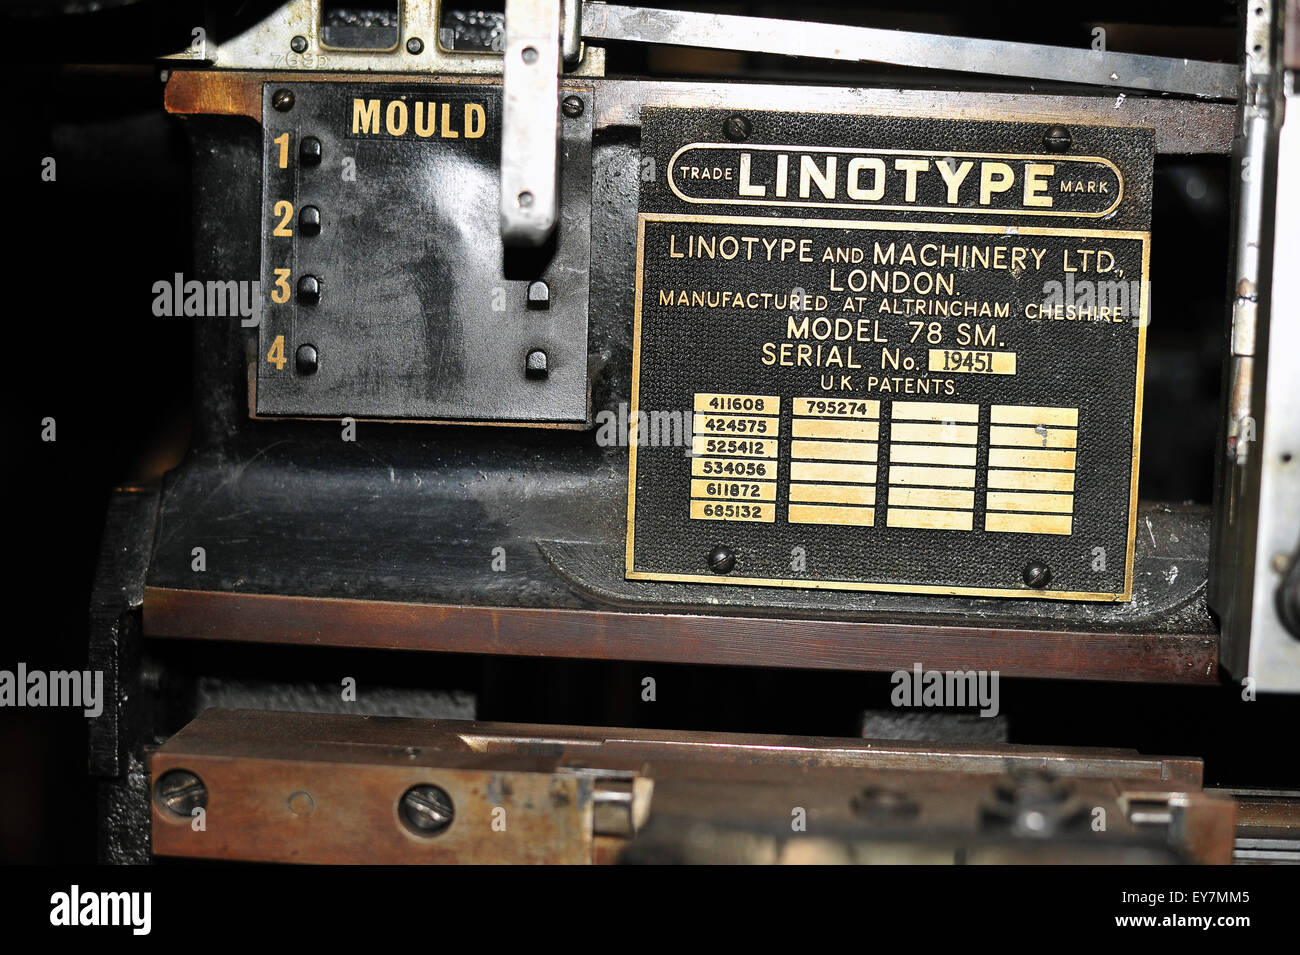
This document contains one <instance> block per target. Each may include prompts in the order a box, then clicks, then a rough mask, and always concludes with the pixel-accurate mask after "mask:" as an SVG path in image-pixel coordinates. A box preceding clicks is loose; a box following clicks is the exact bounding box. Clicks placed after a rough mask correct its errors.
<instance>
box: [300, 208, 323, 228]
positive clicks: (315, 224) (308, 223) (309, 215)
mask: <svg viewBox="0 0 1300 955" xmlns="http://www.w3.org/2000/svg"><path fill="white" fill-rule="evenodd" d="M298 230H299V231H300V232H302V234H303V235H320V210H319V209H317V208H316V207H315V206H303V208H302V210H301V211H300V212H299V213H298Z"/></svg>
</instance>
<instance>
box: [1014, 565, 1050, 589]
mask: <svg viewBox="0 0 1300 955" xmlns="http://www.w3.org/2000/svg"><path fill="white" fill-rule="evenodd" d="M1021 576H1022V577H1023V578H1024V581H1025V586H1026V587H1046V586H1047V582H1048V581H1049V580H1051V579H1052V568H1051V567H1049V566H1048V565H1047V564H1045V563H1043V562H1042V561H1041V560H1031V561H1030V562H1029V563H1027V564H1025V569H1024V571H1023V572H1022V573H1021Z"/></svg>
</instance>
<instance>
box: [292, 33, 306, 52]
mask: <svg viewBox="0 0 1300 955" xmlns="http://www.w3.org/2000/svg"><path fill="white" fill-rule="evenodd" d="M289 49H291V50H293V52H295V53H306V52H307V38H306V37H305V36H303V35H302V34H301V33H300V34H298V35H297V36H296V37H294V38H293V39H292V40H290V41H289Z"/></svg>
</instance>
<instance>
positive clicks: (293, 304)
mask: <svg viewBox="0 0 1300 955" xmlns="http://www.w3.org/2000/svg"><path fill="white" fill-rule="evenodd" d="M282 89H284V90H289V91H290V92H292V94H293V97H294V101H293V106H292V108H290V109H289V110H287V111H283V112H281V111H278V110H276V109H275V108H274V107H273V105H272V102H271V100H272V97H273V96H274V95H275V92H276V91H277V90H282ZM573 95H578V96H581V97H582V98H583V99H584V101H585V103H586V105H587V108H586V109H585V110H583V113H582V115H581V116H580V117H577V118H567V117H566V118H565V120H564V125H563V127H562V153H563V173H562V181H561V224H560V227H559V229H558V230H557V233H558V235H557V239H556V240H555V242H554V243H553V244H552V245H551V246H549V247H547V248H544V249H541V250H528V251H526V252H520V253H519V254H516V253H515V251H514V250H510V252H509V253H508V254H507V253H506V251H505V250H503V248H502V244H501V239H500V234H499V227H498V221H497V216H498V213H497V208H498V195H499V179H500V177H499V172H498V169H499V163H500V152H501V90H500V87H499V86H497V85H488V84H471V83H466V84H412V85H409V86H391V85H383V86H379V85H373V86H372V85H365V84H354V83H334V82H328V83H276V84H267V85H266V86H265V87H264V90H263V129H264V135H263V144H264V153H263V184H264V185H263V210H262V211H263V220H262V222H263V240H262V279H261V281H262V290H263V298H264V300H265V301H266V306H265V311H264V316H263V320H262V323H261V326H260V329H259V346H258V355H257V359H258V360H257V401H256V409H257V413H258V414H260V415H290V416H307V417H324V416H329V417H337V416H345V415H347V416H352V417H357V418H363V417H364V418H391V419H416V420H448V421H460V420H463V421H494V422H495V421H502V422H556V423H575V424H576V423H581V422H584V421H585V420H586V417H587V403H588V402H587V295H588V267H589V261H590V239H591V235H590V191H591V119H590V117H591V112H592V110H591V102H590V94H589V93H586V92H576V93H573ZM356 100H362V101H364V103H365V104H366V105H367V106H368V104H369V103H370V101H372V100H373V101H378V104H379V108H378V111H377V112H376V113H375V114H373V115H372V114H367V113H366V112H365V107H363V112H362V116H361V118H360V120H359V121H356V118H355V117H354V101H356ZM394 103H397V104H401V105H398V106H393V105H392V104H394ZM429 104H432V105H429ZM417 107H419V108H420V110H421V112H420V118H422V119H424V120H425V123H424V124H423V126H422V127H421V129H422V130H423V131H424V132H427V133H430V134H429V135H421V134H420V132H419V131H417V126H416V121H417V115H416V110H417ZM390 109H391V110H393V112H392V114H391V116H390V113H389V111H390ZM467 109H468V112H467ZM467 124H468V127H467ZM444 129H446V130H448V131H449V132H451V133H456V135H455V136H454V137H452V136H446V137H444V136H443V135H442V131H443V130H444ZM395 131H396V134H395ZM285 133H287V134H288V135H289V140H288V162H287V165H286V168H280V165H279V163H280V157H281V153H280V149H281V146H280V145H279V144H277V142H276V139H277V138H278V137H281V136H282V135H284V134H285ZM470 133H479V135H477V136H471V135H469V134H470ZM307 136H314V137H316V138H317V139H319V140H320V142H321V146H322V153H323V155H322V160H321V162H320V163H319V164H318V165H315V166H311V165H304V164H303V163H302V162H301V161H300V159H299V154H298V150H299V144H300V143H301V141H302V138H303V137H307ZM345 160H347V161H348V167H350V171H349V169H345V166H344V161H345ZM281 201H289V202H292V203H293V208H294V218H293V222H292V223H291V224H290V226H289V228H291V229H292V232H293V235H292V236H277V235H275V234H274V231H273V230H274V229H275V227H276V226H277V225H278V224H279V223H280V221H281V219H282V217H283V216H282V213H283V209H282V210H281V212H280V213H277V211H276V204H277V203H278V202H281ZM307 206H314V207H315V208H317V209H319V210H320V217H321V228H320V232H319V234H316V235H306V234H304V231H303V229H302V228H300V227H299V218H298V217H299V215H300V214H301V212H302V210H303V209H304V208H305V207H307ZM277 268H280V269H283V268H288V269H289V270H290V271H291V276H290V280H289V281H290V284H291V286H293V287H295V294H294V295H293V296H292V297H291V298H290V299H289V301H287V302H284V303H280V304H277V303H276V302H275V301H274V298H273V297H272V293H273V292H274V291H275V289H276V281H277V275H276V272H275V269H277ZM305 275H313V276H316V277H317V278H318V279H319V282H320V298H319V302H318V303H317V304H315V305H311V304H305V303H304V302H303V301H302V300H301V299H300V296H298V295H297V294H296V285H297V283H298V281H299V280H300V279H301V277H302V276H305ZM532 280H542V281H545V282H546V283H547V285H548V287H549V290H550V303H549V308H546V309H536V308H531V309H530V308H528V307H527V304H526V297H527V288H528V285H529V282H530V281H532ZM281 335H282V336H284V344H283V357H284V359H285V361H284V363H283V364H282V365H281V364H279V363H278V362H276V361H268V353H269V352H270V351H271V349H272V348H273V346H274V343H275V341H276V338H277V337H278V336H281ZM303 343H310V344H312V345H314V346H315V347H316V349H317V353H318V356H319V360H318V366H317V368H316V370H315V372H313V373H307V374H304V373H302V372H300V371H299V370H297V369H296V368H295V361H294V356H295V352H296V350H297V348H298V346H299V345H300V344H303ZM533 349H541V350H543V351H545V352H546V354H547V359H548V361H547V365H548V367H547V372H548V373H547V376H546V377H545V378H537V377H528V376H527V375H526V374H525V358H526V356H527V354H528V353H529V352H530V351H531V350H533ZM278 356H279V353H278V352H277V357H278ZM277 365H278V367H277Z"/></svg>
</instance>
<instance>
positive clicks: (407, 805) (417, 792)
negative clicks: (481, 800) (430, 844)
mask: <svg viewBox="0 0 1300 955" xmlns="http://www.w3.org/2000/svg"><path fill="white" fill-rule="evenodd" d="M397 814H398V816H399V817H400V818H401V820H402V824H403V825H404V826H406V828H407V830H408V831H410V832H411V833H413V834H414V835H417V836H424V837H426V838H427V837H429V836H436V835H437V834H438V833H440V832H445V831H446V829H447V827H448V826H450V825H451V823H452V820H454V819H455V818H456V807H455V805H453V804H452V801H451V797H450V796H448V795H447V792H446V790H444V789H442V788H441V787H438V786H432V785H423V786H412V787H411V788H410V789H408V790H407V791H406V792H404V793H402V798H401V800H400V801H399V802H398V804H397Z"/></svg>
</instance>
